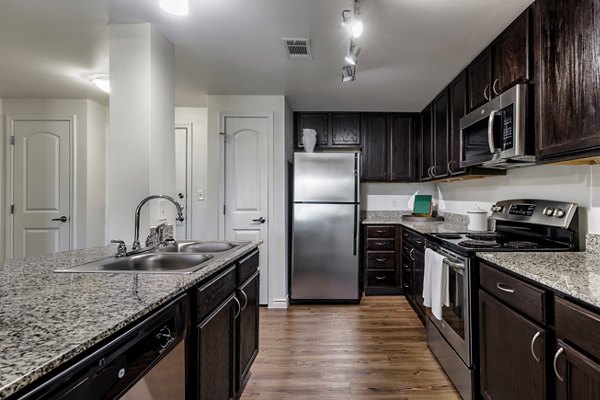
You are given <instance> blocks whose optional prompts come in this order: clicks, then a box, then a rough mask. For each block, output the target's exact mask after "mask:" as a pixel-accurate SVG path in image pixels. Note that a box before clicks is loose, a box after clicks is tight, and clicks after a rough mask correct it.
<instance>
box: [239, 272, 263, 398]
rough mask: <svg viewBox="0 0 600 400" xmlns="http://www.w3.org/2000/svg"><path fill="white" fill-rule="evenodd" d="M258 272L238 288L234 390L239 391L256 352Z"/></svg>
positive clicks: (246, 377) (243, 384)
mask: <svg viewBox="0 0 600 400" xmlns="http://www.w3.org/2000/svg"><path fill="white" fill-rule="evenodd" d="M258 282H259V272H256V273H255V274H254V275H253V276H251V277H250V278H249V279H248V280H247V281H246V282H245V283H243V284H242V285H241V286H240V287H239V288H238V298H239V300H240V301H241V303H242V308H241V311H240V315H239V318H238V332H239V340H238V341H237V345H238V349H237V353H238V355H239V357H238V369H237V371H238V373H237V377H236V391H237V392H239V391H240V390H241V389H242V388H243V387H244V386H245V384H246V382H247V380H248V378H249V377H250V367H251V366H252V363H253V362H254V360H255V359H256V356H257V354H258V308H259V286H258Z"/></svg>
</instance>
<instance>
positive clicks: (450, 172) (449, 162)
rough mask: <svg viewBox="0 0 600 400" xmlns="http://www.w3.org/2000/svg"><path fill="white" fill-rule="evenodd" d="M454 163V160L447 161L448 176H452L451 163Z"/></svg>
mask: <svg viewBox="0 0 600 400" xmlns="http://www.w3.org/2000/svg"><path fill="white" fill-rule="evenodd" d="M453 162H454V160H452V161H448V173H449V174H453V173H454V171H452V163H453Z"/></svg>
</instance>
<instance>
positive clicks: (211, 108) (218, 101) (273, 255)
mask: <svg viewBox="0 0 600 400" xmlns="http://www.w3.org/2000/svg"><path fill="white" fill-rule="evenodd" d="M289 111H290V110H288V112H287V113H286V110H285V98H284V97H283V96H208V141H207V144H208V157H207V162H208V165H207V169H206V172H207V190H206V204H207V213H208V214H207V219H206V224H207V228H208V232H209V235H212V236H213V237H215V238H217V237H219V236H220V235H222V233H221V232H219V212H220V210H221V205H220V204H219V203H220V201H221V200H220V198H219V188H220V180H221V177H222V175H221V159H222V154H223V149H222V148H221V138H220V135H219V131H220V116H219V113H224V112H228V113H273V125H274V126H273V158H272V160H273V199H274V200H273V204H272V205H271V207H272V213H273V219H272V220H271V221H270V225H269V276H268V282H269V288H268V304H269V307H285V306H287V301H288V293H287V287H288V285H287V268H288V266H287V258H286V248H287V247H286V233H287V231H286V218H285V216H286V207H287V204H286V203H285V197H286V180H287V174H286V164H287V156H288V153H287V149H286V147H285V146H286V135H285V131H286V122H285V120H286V115H288V116H289V115H290V114H291V113H290V112H289ZM288 123H289V122H288ZM290 134H291V133H289V134H288V135H290Z"/></svg>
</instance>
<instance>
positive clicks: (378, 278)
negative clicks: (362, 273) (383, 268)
mask: <svg viewBox="0 0 600 400" xmlns="http://www.w3.org/2000/svg"><path fill="white" fill-rule="evenodd" d="M375 279H377V280H378V281H382V280H384V279H385V276H376V277H375Z"/></svg>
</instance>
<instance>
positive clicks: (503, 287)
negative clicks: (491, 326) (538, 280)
mask: <svg viewBox="0 0 600 400" xmlns="http://www.w3.org/2000/svg"><path fill="white" fill-rule="evenodd" d="M479 274H480V275H479V276H480V279H479V281H480V284H481V287H482V288H484V289H485V290H487V291H488V292H489V293H491V294H493V295H494V296H496V297H497V298H499V299H501V300H503V301H504V302H506V303H507V304H509V305H511V306H513V307H515V308H517V309H519V310H521V311H522V312H524V313H525V314H527V315H528V316H530V317H531V318H533V319H535V320H537V321H540V322H545V321H546V315H545V310H546V298H547V292H546V291H545V290H542V289H538V288H537V287H535V286H532V285H530V284H528V283H525V282H523V281H521V280H519V279H517V278H514V277H512V276H510V275H508V274H505V273H504V272H501V271H499V270H497V269H495V268H493V267H490V266H489V265H486V264H484V263H481V264H480V272H479Z"/></svg>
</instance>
